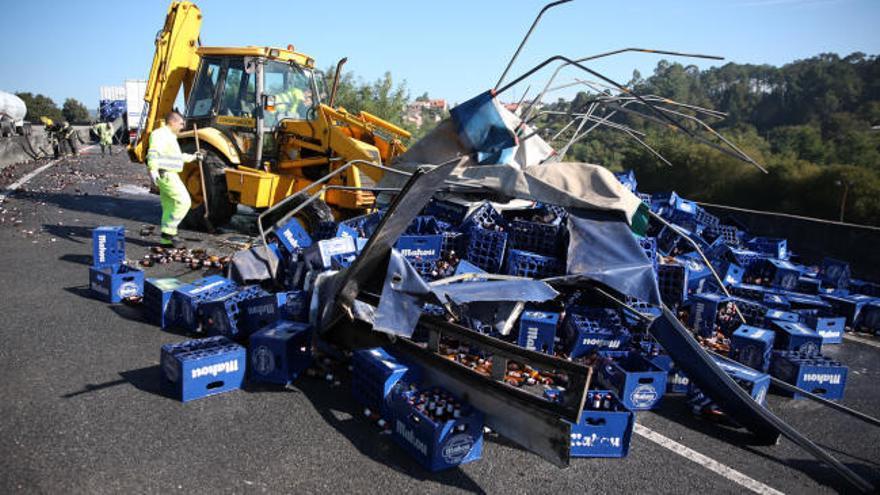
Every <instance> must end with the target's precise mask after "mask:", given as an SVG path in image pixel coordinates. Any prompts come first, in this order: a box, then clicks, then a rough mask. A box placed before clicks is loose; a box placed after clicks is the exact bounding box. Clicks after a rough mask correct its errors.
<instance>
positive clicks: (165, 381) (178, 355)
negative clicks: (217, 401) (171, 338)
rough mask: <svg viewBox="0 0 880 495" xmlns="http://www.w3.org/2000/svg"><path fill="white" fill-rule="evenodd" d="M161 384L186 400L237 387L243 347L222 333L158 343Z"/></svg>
mask: <svg viewBox="0 0 880 495" xmlns="http://www.w3.org/2000/svg"><path fill="white" fill-rule="evenodd" d="M161 366H162V387H163V388H164V389H165V390H166V391H168V392H169V393H170V394H171V395H172V396H173V397H175V398H177V399H179V400H181V401H183V402H188V401H191V400H194V399H200V398H202V397H207V396H209V395H216V394H220V393H223V392H229V391H231V390H236V389H238V388H241V385H242V383H243V382H244V372H245V349H244V347H242V346H240V345H238V344H236V343H234V342H232V341H230V340H229V339H227V338H226V337H222V336H220V337H211V338H207V339H198V340H188V341H186V342H180V343H178V344H165V345H163V346H162V355H161Z"/></svg>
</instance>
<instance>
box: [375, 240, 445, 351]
mask: <svg viewBox="0 0 880 495" xmlns="http://www.w3.org/2000/svg"><path fill="white" fill-rule="evenodd" d="M430 293H431V288H430V287H428V284H426V283H425V281H424V280H423V279H422V277H421V276H419V272H417V271H416V269H415V268H413V267H412V265H410V264H409V262H408V261H406V258H404V257H403V255H401V254H400V252H398V251H397V250H396V249H392V250H391V257H390V259H389V261H388V271H387V272H386V273H385V282H384V283H383V284H382V295H381V296H380V297H379V306H378V307H377V308H376V312H375V313H374V315H373V330H376V331H378V332H385V333H391V334H394V335H400V336H402V337H411V336H412V334H413V332H414V331H415V328H416V324H417V323H418V322H419V318H420V317H421V316H422V308H424V307H425V298H426V297H427V296H428V294H430Z"/></svg>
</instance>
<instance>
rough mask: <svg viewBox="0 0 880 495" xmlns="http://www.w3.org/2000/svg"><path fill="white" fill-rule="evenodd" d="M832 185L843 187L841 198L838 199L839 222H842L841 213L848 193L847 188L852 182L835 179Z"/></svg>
mask: <svg viewBox="0 0 880 495" xmlns="http://www.w3.org/2000/svg"><path fill="white" fill-rule="evenodd" d="M834 185H836V186H838V187H840V186H843V197H842V198H840V221H841V222H843V211H844V210H845V209H846V195H847V193H848V192H849V186H851V185H852V182H850V181H848V180H841V179H837V180H836V181H834Z"/></svg>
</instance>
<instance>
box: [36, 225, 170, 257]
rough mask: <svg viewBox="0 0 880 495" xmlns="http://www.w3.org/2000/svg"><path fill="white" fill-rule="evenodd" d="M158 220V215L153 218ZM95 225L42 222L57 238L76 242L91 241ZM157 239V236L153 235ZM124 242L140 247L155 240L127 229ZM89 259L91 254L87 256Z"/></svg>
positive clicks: (149, 244) (88, 242) (146, 245)
mask: <svg viewBox="0 0 880 495" xmlns="http://www.w3.org/2000/svg"><path fill="white" fill-rule="evenodd" d="M153 220H154V221H155V220H158V216H157V217H156V218H155V219H153ZM95 227H97V225H92V226H85V225H54V224H51V223H46V224H43V230H45V231H46V232H47V233H49V234H50V235H52V236H54V237H58V238H59V239H64V240H67V241H71V242H75V243H77V244H89V245H91V243H92V229H94V228H95ZM155 239H158V237H155ZM125 242H126V244H133V245H135V246H142V247H151V246H155V245H156V242H157V240H146V239H141V238H139V237H137V232H131V231H127V232H126V233H125ZM61 259H62V260H63V261H67V260H65V259H64V257H62V258H61ZM89 259H90V261H91V256H89Z"/></svg>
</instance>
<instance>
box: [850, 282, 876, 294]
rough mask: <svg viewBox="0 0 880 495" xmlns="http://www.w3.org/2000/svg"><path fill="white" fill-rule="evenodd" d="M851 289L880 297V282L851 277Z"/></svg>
mask: <svg viewBox="0 0 880 495" xmlns="http://www.w3.org/2000/svg"><path fill="white" fill-rule="evenodd" d="M849 290H850V291H851V292H852V293H854V294H862V295H864V296H871V297H880V284H877V283H874V282H867V281H865V280H859V279H855V278H854V279H850V281H849Z"/></svg>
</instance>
